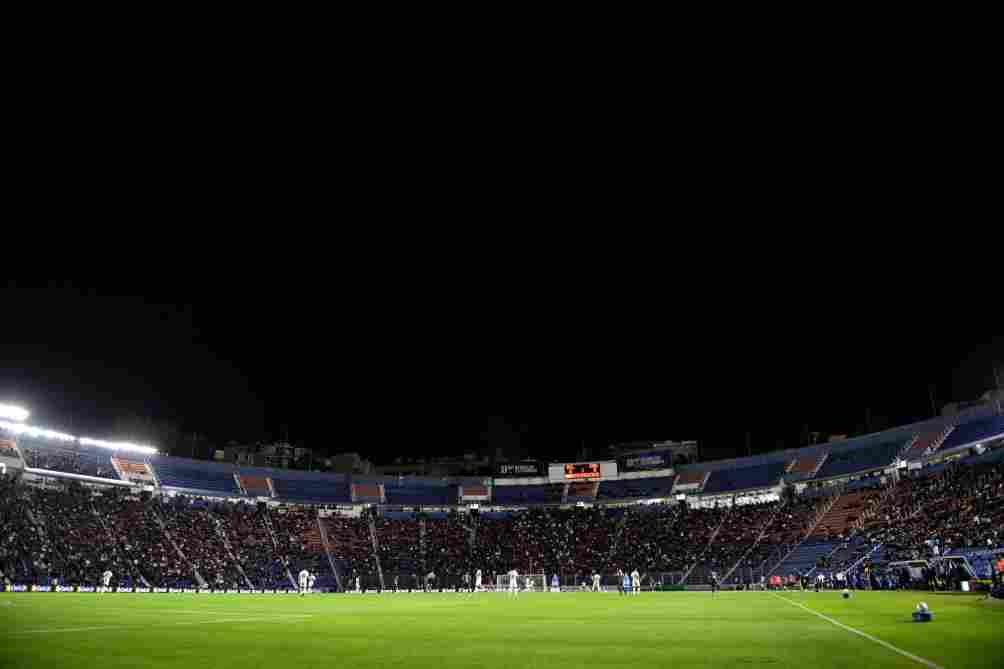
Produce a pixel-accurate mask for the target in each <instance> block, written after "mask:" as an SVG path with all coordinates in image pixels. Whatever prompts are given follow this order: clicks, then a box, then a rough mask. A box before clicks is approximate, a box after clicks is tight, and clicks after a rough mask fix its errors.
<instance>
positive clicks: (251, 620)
mask: <svg viewBox="0 0 1004 669" xmlns="http://www.w3.org/2000/svg"><path fill="white" fill-rule="evenodd" d="M303 618H313V615H306V614H298V615H285V616H283V617H281V618H280V617H277V616H258V617H255V618H221V619H217V620H187V621H185V622H181V623H166V624H167V625H170V626H181V625H220V624H225V623H255V622H272V623H275V622H291V621H292V620H293V619H303ZM139 627H142V628H145V627H148V625H142V626H137V625H103V626H99V627H58V628H52V629H39V630H24V631H21V632H15V633H14V634H12V635H10V636H22V635H25V634H58V633H60V632H94V631H98V630H128V629H137V628H139Z"/></svg>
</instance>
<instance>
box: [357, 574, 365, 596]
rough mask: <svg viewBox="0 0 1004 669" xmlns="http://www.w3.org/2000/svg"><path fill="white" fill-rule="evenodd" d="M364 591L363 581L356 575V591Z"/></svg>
mask: <svg viewBox="0 0 1004 669" xmlns="http://www.w3.org/2000/svg"><path fill="white" fill-rule="evenodd" d="M362 591H363V588H362V582H361V581H360V580H359V577H358V576H356V592H362Z"/></svg>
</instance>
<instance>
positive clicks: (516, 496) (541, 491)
mask: <svg viewBox="0 0 1004 669" xmlns="http://www.w3.org/2000/svg"><path fill="white" fill-rule="evenodd" d="M548 487H549V486H544V485H496V486H495V500H494V501H495V503H496V504H543V503H544V502H545V501H546V499H547V495H546V488H548Z"/></svg>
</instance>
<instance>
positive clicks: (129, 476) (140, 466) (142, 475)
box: [111, 457, 153, 484]
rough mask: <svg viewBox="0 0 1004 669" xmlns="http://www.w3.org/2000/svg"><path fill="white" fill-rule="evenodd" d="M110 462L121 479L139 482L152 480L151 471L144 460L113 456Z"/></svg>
mask: <svg viewBox="0 0 1004 669" xmlns="http://www.w3.org/2000/svg"><path fill="white" fill-rule="evenodd" d="M111 463H112V467H113V468H114V469H116V470H117V471H118V473H119V477H120V478H121V479H122V480H123V481H132V482H134V483H139V484H147V483H152V482H153V472H151V471H150V468H149V467H148V466H147V464H146V463H145V462H139V461H136V460H126V459H124V458H116V457H113V458H112V459H111Z"/></svg>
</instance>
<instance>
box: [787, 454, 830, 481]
mask: <svg viewBox="0 0 1004 669" xmlns="http://www.w3.org/2000/svg"><path fill="white" fill-rule="evenodd" d="M826 456H827V453H826V452H823V453H814V454H812V455H803V456H800V457H798V458H796V459H795V460H794V461H793V462H792V463H791V467H789V468H788V473H789V474H791V475H792V476H795V477H801V478H808V477H810V476H812V475H814V474H815V473H816V472H817V471H819V468H820V467H821V466H822V464H823V462H825V461H826Z"/></svg>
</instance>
